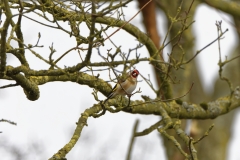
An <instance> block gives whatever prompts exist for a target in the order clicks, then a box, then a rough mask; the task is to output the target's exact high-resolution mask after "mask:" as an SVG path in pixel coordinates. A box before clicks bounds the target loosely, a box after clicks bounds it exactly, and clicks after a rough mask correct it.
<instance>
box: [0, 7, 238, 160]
mask: <svg viewBox="0 0 240 160" xmlns="http://www.w3.org/2000/svg"><path fill="white" fill-rule="evenodd" d="M136 7H137V4H136V3H132V4H131V5H129V7H128V8H125V9H126V10H127V11H128V14H127V15H126V17H125V18H126V19H127V20H128V19H130V18H131V17H132V16H133V15H134V14H135V13H136V12H137V8H136ZM28 16H31V17H32V18H36V19H37V18H39V17H37V16H35V15H28ZM158 16H159V17H158V24H159V25H158V26H159V30H161V32H160V33H161V34H162V35H161V36H164V34H165V33H164V32H166V26H163V24H164V25H166V23H165V17H163V14H162V13H160V12H158ZM195 20H196V22H195V23H194V25H193V27H194V31H195V33H196V50H199V49H201V48H202V47H204V46H205V45H206V44H208V43H209V42H211V41H212V40H213V39H215V38H216V36H217V31H216V26H215V22H216V21H217V20H222V21H223V23H222V26H223V29H225V28H228V29H229V32H228V33H227V34H226V36H225V39H224V40H223V41H222V42H221V44H222V48H221V49H222V53H223V55H222V56H223V57H225V55H227V54H228V53H229V52H230V51H231V49H232V48H234V47H235V46H236V36H235V35H236V34H235V29H234V28H232V27H231V25H229V21H231V18H230V17H228V16H227V15H225V14H223V13H221V12H219V11H216V10H212V9H211V8H209V7H207V6H206V5H201V6H200V7H199V8H198V10H197V12H196V15H195ZM141 22H142V20H141V15H138V16H137V17H136V18H135V19H134V20H133V21H132V22H131V23H132V24H134V25H136V26H138V27H139V28H141V30H143V27H142V26H141V25H142V24H141ZM65 25H66V24H65ZM22 29H23V32H24V35H25V40H26V43H31V44H35V43H36V41H37V35H38V32H41V40H40V42H39V44H41V45H44V46H45V47H44V49H40V50H39V53H41V55H42V56H44V57H48V54H49V53H50V51H49V48H48V46H51V44H52V43H53V46H54V47H55V49H56V50H57V52H56V53H55V55H56V57H58V56H59V55H61V54H62V53H64V52H65V51H67V50H68V49H69V48H70V47H74V46H75V40H74V39H73V38H69V36H68V35H65V34H63V33H61V32H60V31H56V30H53V29H48V28H46V27H43V26H39V25H38V24H36V23H34V22H31V21H29V20H27V19H25V18H23V23H22ZM114 30H115V28H114V29H111V32H113V31H114ZM162 31H164V32H162ZM84 32H85V31H84V27H83V30H81V33H84ZM86 34H87V33H86ZM114 42H115V43H116V44H117V45H121V46H122V50H123V51H125V52H128V49H129V48H134V46H136V44H137V42H136V40H135V38H134V37H131V36H129V35H128V34H127V33H126V32H124V31H119V32H118V33H116V34H115V35H114ZM108 44H109V45H110V43H109V41H108V42H106V44H105V46H106V47H105V48H102V49H101V52H102V53H105V52H106V49H109V48H110V47H109V48H108ZM167 51H168V50H165V54H166V53H167ZM94 52H95V53H94V54H97V51H96V50H94ZM139 53H141V56H142V57H146V56H147V55H148V53H147V51H146V49H145V48H142V49H141V50H139ZM83 54H84V53H83ZM27 57H28V58H29V59H30V60H29V62H30V65H31V67H32V68H33V69H43V68H47V65H46V64H44V63H43V62H41V61H39V60H38V59H37V58H36V57H35V56H33V55H32V54H31V53H27ZM56 57H55V58H56ZM197 59H198V60H199V61H198V66H199V69H200V72H201V73H202V76H201V78H202V81H203V83H204V87H205V90H206V91H207V92H211V89H212V86H213V84H214V78H216V77H217V74H218V66H217V63H218V48H217V44H214V45H212V46H210V47H209V48H207V49H206V50H204V51H203V52H202V53H201V54H200V55H199V56H198V57H197ZM96 60H97V59H93V61H96ZM79 61H80V58H79V55H78V54H77V52H72V53H71V54H69V55H68V56H66V57H65V58H64V59H63V60H62V61H61V62H60V63H59V66H64V65H66V66H70V65H72V64H76V63H78V62H79ZM7 63H8V65H13V66H18V65H19V64H20V63H19V62H18V60H17V59H15V58H14V57H13V56H9V55H8V62H7ZM136 67H137V69H138V70H139V71H140V72H141V74H143V75H145V76H147V75H148V74H150V75H152V70H151V67H150V66H149V65H148V63H143V64H140V65H136ZM203 73H204V74H203ZM100 78H103V79H105V80H107V79H108V75H107V73H106V74H101V75H100ZM151 79H154V78H153V77H151ZM139 80H140V81H141V80H142V79H141V78H140V79H139ZM12 83H13V82H12ZM4 84H9V82H8V81H3V80H0V85H4ZM138 87H141V90H142V94H144V95H149V96H150V97H151V98H154V96H155V95H154V93H153V92H152V91H151V90H150V89H149V87H147V85H146V84H144V83H143V82H142V83H141V82H140V83H138ZM39 88H40V98H39V99H38V100H37V101H34V102H32V101H29V100H28V99H27V98H26V96H25V94H24V93H23V90H22V88H20V87H14V88H8V89H4V90H0V97H1V105H0V111H1V112H0V119H1V118H4V119H8V120H12V121H14V122H16V123H17V126H13V125H10V124H7V123H0V131H2V132H3V133H1V134H0V135H1V139H0V144H1V145H0V155H1V157H4V160H12V157H11V156H12V155H11V152H10V151H9V150H8V151H7V152H6V149H10V148H12V149H14V148H19V149H20V151H21V152H23V154H27V156H26V157H24V159H25V160H28V159H35V160H42V159H47V158H50V157H51V156H52V155H53V153H56V152H57V151H58V150H59V149H60V148H61V147H63V146H64V145H65V144H66V143H67V142H68V141H69V139H70V138H71V135H72V133H73V131H74V129H75V126H76V125H75V123H76V122H77V121H78V118H79V116H80V114H81V113H82V112H83V111H84V110H85V109H86V108H89V107H91V106H92V105H93V104H94V103H96V101H95V100H94V98H93V96H92V94H91V93H92V89H89V88H88V87H87V86H80V85H79V84H76V83H72V82H54V83H47V84H45V85H42V86H39ZM100 98H101V99H104V98H105V97H104V96H101V95H100ZM133 99H140V95H135V96H134V97H133ZM236 111H237V112H238V114H237V115H238V116H237V118H236V120H237V121H238V124H239V123H240V119H239V118H238V117H239V109H238V110H236ZM123 117H124V118H123ZM136 119H140V125H139V128H138V130H139V131H140V130H143V129H145V128H146V127H148V126H150V125H152V124H154V123H155V122H157V121H158V120H159V117H157V116H153V115H148V116H143V115H131V114H127V113H117V114H111V113H106V115H104V116H102V117H100V118H98V119H94V118H89V119H88V127H85V128H84V129H83V132H82V135H81V138H80V140H79V141H78V143H77V145H76V147H74V148H73V150H72V151H71V152H70V153H69V154H68V155H67V158H69V159H77V158H76V157H84V159H109V160H110V159H115V160H122V159H124V158H125V156H126V153H127V149H128V144H129V140H130V136H131V134H132V133H131V131H132V127H133V125H134V122H135V120H136ZM233 128H234V130H233V131H234V132H233V138H234V141H231V143H230V144H231V145H230V148H231V149H230V151H229V154H228V157H227V158H226V159H228V160H236V159H240V153H239V152H238V151H237V150H234V148H235V149H237V148H239V147H237V144H239V143H240V137H239V135H240V127H239V126H237V125H236V123H235V124H234V126H233ZM237 135H238V136H237ZM158 136H159V134H158V133H157V132H156V131H155V132H153V133H151V134H150V135H148V136H144V137H140V138H137V141H136V144H135V148H134V150H133V159H136V158H134V157H137V156H138V157H139V156H141V157H142V158H141V159H151V160H157V159H162V160H164V159H165V157H164V149H163V148H162V147H161V145H160V144H161V143H162V142H161V139H159V137H158ZM2 144H3V146H8V147H1V146H2ZM33 146H35V147H33ZM3 148H4V149H3ZM33 148H35V150H34V149H33ZM143 151H144V152H143ZM99 157H100V158H99Z"/></svg>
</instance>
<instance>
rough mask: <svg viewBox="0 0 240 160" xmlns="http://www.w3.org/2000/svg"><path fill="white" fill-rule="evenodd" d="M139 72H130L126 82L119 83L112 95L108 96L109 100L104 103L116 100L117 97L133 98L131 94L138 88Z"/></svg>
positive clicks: (135, 70)
mask: <svg viewBox="0 0 240 160" xmlns="http://www.w3.org/2000/svg"><path fill="white" fill-rule="evenodd" d="M138 75H139V71H138V70H137V69H134V70H133V71H130V72H128V76H127V78H126V79H125V80H123V81H119V82H118V83H117V84H116V85H115V86H114V87H113V89H112V91H111V93H110V94H109V95H108V97H107V99H106V100H105V101H104V103H105V102H107V101H108V100H109V99H111V98H114V97H115V96H116V95H128V96H129V97H130V96H131V93H132V92H133V91H134V90H135V88H136V87H137V77H138Z"/></svg>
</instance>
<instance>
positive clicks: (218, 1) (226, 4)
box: [203, 0, 240, 17]
mask: <svg viewBox="0 0 240 160" xmlns="http://www.w3.org/2000/svg"><path fill="white" fill-rule="evenodd" d="M203 2H205V3H207V4H208V5H210V6H212V7H214V8H216V9H219V10H221V11H223V12H226V13H228V14H231V15H232V16H235V17H240V4H239V3H238V2H234V1H224V0H203Z"/></svg>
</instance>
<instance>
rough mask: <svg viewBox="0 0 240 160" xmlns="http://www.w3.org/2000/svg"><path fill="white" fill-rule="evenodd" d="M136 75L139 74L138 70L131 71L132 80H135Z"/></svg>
mask: <svg viewBox="0 0 240 160" xmlns="http://www.w3.org/2000/svg"><path fill="white" fill-rule="evenodd" d="M138 75H139V72H138V70H136V69H134V70H133V71H132V73H131V76H132V77H133V78H137V76H138Z"/></svg>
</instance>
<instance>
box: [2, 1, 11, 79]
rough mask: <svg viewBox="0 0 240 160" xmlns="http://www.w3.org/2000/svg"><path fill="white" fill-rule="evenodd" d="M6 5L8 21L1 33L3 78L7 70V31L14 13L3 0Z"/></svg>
mask: <svg viewBox="0 0 240 160" xmlns="http://www.w3.org/2000/svg"><path fill="white" fill-rule="evenodd" d="M2 3H4V9H5V15H6V20H5V22H4V25H3V27H2V32H1V46H0V47H1V48H0V57H1V58H0V59H1V64H0V76H1V77H2V76H3V75H4V72H5V68H6V40H7V31H8V27H9V24H10V22H11V19H12V13H11V10H10V8H9V5H8V1H7V0H3V2H2Z"/></svg>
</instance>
